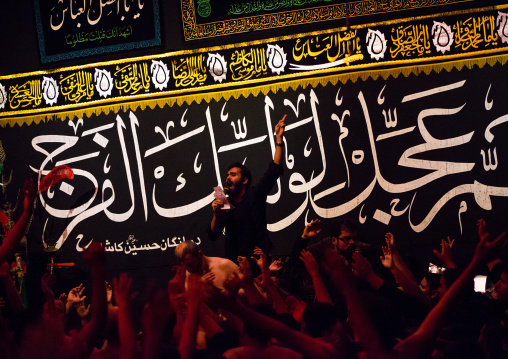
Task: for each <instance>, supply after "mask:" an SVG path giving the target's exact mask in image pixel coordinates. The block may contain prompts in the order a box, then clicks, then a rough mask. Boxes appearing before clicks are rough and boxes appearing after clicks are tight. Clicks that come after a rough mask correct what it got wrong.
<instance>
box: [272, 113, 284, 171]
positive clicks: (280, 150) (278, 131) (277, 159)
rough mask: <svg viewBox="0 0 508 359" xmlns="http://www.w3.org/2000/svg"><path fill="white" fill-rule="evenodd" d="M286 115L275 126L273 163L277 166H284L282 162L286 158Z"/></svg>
mask: <svg viewBox="0 0 508 359" xmlns="http://www.w3.org/2000/svg"><path fill="white" fill-rule="evenodd" d="M285 120H286V115H284V117H283V118H282V120H280V121H279V123H277V125H275V153H274V154H273V162H274V163H275V164H277V165H279V166H280V165H282V160H283V158H282V157H283V156H284V127H285V126H286V123H285Z"/></svg>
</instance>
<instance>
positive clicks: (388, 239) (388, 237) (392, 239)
mask: <svg viewBox="0 0 508 359" xmlns="http://www.w3.org/2000/svg"><path fill="white" fill-rule="evenodd" d="M385 240H386V245H387V246H388V248H390V250H392V248H394V247H395V237H394V236H393V234H392V233H390V232H388V233H386V234H385Z"/></svg>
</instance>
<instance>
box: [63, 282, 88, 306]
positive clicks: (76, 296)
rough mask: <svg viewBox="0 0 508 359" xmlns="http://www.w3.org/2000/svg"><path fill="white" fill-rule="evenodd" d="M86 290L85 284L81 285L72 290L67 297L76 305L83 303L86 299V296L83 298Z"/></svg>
mask: <svg viewBox="0 0 508 359" xmlns="http://www.w3.org/2000/svg"><path fill="white" fill-rule="evenodd" d="M84 290H85V287H84V286H83V283H81V284H80V285H78V286H77V287H75V288H72V289H71V290H70V292H69V294H68V295H67V301H68V302H70V303H74V304H76V303H79V302H81V301H83V300H84V299H85V298H86V296H83V297H82V296H81V295H82V294H83V291H84Z"/></svg>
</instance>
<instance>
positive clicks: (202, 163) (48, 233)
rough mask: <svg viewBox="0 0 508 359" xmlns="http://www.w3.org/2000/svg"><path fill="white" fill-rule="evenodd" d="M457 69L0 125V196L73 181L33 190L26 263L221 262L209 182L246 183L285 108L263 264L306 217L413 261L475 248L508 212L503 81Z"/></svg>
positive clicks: (261, 164) (266, 157) (507, 107)
mask: <svg viewBox="0 0 508 359" xmlns="http://www.w3.org/2000/svg"><path fill="white" fill-rule="evenodd" d="M457 68H461V70H460V71H459V70H458V69H457ZM457 68H455V69H453V70H451V71H449V72H448V71H441V72H440V73H436V72H433V71H430V73H429V74H425V67H422V68H421V72H419V74H418V75H416V74H410V75H409V76H407V77H405V76H398V77H397V78H395V77H391V76H386V79H383V77H379V78H378V80H373V79H367V80H358V81H356V82H354V83H353V82H350V81H348V82H345V83H342V82H341V81H340V78H339V77H338V76H336V75H333V76H328V77H326V76H325V77H320V78H315V79H313V81H314V82H313V83H311V82H304V81H303V80H296V81H294V82H291V83H288V84H286V85H285V86H284V88H282V89H281V90H278V91H272V90H270V87H269V85H266V86H260V87H259V92H258V93H257V94H256V95H251V96H246V97H243V96H239V97H238V98H235V97H228V98H227V99H226V98H223V99H220V100H213V99H212V100H209V101H208V102H207V101H197V102H194V103H192V104H191V105H188V104H187V103H185V102H182V103H181V104H180V105H178V104H176V103H175V104H174V105H173V106H162V107H159V106H153V107H149V106H146V107H144V108H139V107H138V108H136V109H134V110H130V109H128V107H125V108H124V110H120V111H118V112H117V113H113V112H107V111H104V112H103V113H102V114H100V115H94V114H91V115H90V116H85V117H83V118H80V119H74V120H65V121H48V122H46V123H39V124H38V125H36V124H35V123H32V125H30V126H28V125H23V126H21V127H18V126H15V127H7V128H4V129H2V131H1V132H0V140H1V143H2V145H3V153H4V157H3V158H4V160H3V172H2V187H3V188H4V190H5V194H4V196H5V200H6V201H7V202H9V203H11V207H10V208H14V207H15V204H16V198H17V195H18V188H20V186H21V184H22V182H23V180H24V179H25V178H26V177H28V176H33V175H37V174H40V175H41V176H43V175H45V174H47V173H48V171H49V170H51V169H52V168H54V167H56V166H58V165H62V164H66V165H68V166H69V167H71V168H72V169H73V171H74V174H75V177H74V179H72V180H65V181H63V182H61V183H59V184H58V185H57V186H55V187H54V188H52V189H50V190H48V191H45V192H43V193H41V194H40V195H39V196H38V200H37V206H36V211H35V215H34V218H33V221H32V223H31V227H30V232H29V238H28V248H29V251H30V252H31V253H32V255H37V253H42V251H43V250H45V251H55V252H54V256H55V261H56V262H75V263H77V265H81V255H80V250H81V249H80V248H79V246H80V245H87V244H88V243H90V242H92V241H98V242H101V243H103V244H104V245H105V246H106V248H107V251H108V252H109V253H110V258H111V259H110V264H111V265H112V266H113V267H114V268H116V269H122V268H131V269H133V268H138V267H139V268H141V267H146V265H147V263H149V265H150V266H163V265H168V263H171V262H172V261H174V259H173V250H174V247H175V246H176V245H177V244H178V243H180V242H181V241H183V240H194V241H197V242H198V243H201V246H202V248H203V250H204V252H205V254H207V255H221V254H222V253H223V251H224V248H223V246H224V242H223V239H220V240H219V241H218V242H210V241H209V240H208V239H207V237H206V234H205V228H206V226H207V225H208V223H209V221H210V219H211V215H212V213H211V202H212V199H213V195H212V193H213V187H214V186H217V185H222V184H223V181H224V179H225V177H224V175H225V169H226V167H227V165H228V164H230V163H232V162H234V161H241V162H243V161H245V164H246V165H247V166H248V167H249V168H251V170H252V172H253V175H254V179H253V182H254V183H256V181H257V179H259V178H260V177H261V175H262V173H263V172H264V170H265V169H266V167H267V165H268V162H269V161H270V159H271V158H272V154H273V149H274V143H273V140H274V137H273V127H274V125H275V123H276V122H277V121H278V120H279V119H280V118H282V117H283V115H284V114H287V119H286V123H287V127H286V141H285V145H286V157H285V160H284V167H285V173H284V175H283V177H281V179H280V182H279V184H278V185H277V186H276V188H275V189H274V190H273V192H272V194H271V195H270V196H269V198H268V203H267V210H268V228H269V231H270V233H271V238H272V240H273V242H274V244H275V247H274V250H273V254H283V253H287V252H288V251H289V250H290V248H291V246H292V243H293V241H294V238H296V236H298V235H300V234H301V231H302V229H303V227H304V225H305V224H306V223H308V222H309V221H310V220H312V219H314V218H321V219H323V221H324V222H325V226H326V224H327V223H328V222H329V221H331V220H334V219H336V218H341V217H346V216H347V217H350V218H352V219H354V220H355V221H357V222H358V223H360V229H361V235H362V240H363V241H365V242H368V243H374V244H380V243H382V242H383V240H384V233H386V232H388V231H391V232H393V233H394V234H395V235H396V237H397V238H398V243H399V244H400V245H401V246H402V247H406V248H409V249H412V250H415V251H421V250H422V248H427V249H428V247H427V246H435V248H437V245H438V242H439V240H440V239H441V238H445V237H446V236H448V235H450V236H451V237H453V238H455V239H456V245H455V247H456V248H459V249H458V251H459V252H460V248H465V247H467V246H470V245H471V244H472V243H475V241H476V235H475V231H476V230H475V222H476V220H477V219H478V218H480V217H490V219H492V220H496V219H497V220H499V219H504V218H506V215H507V211H508V202H507V200H506V197H507V196H508V183H507V180H506V176H504V175H503V174H504V173H505V172H504V171H505V170H506V167H507V164H506V162H505V161H504V158H505V157H504V156H505V155H506V153H508V143H507V141H505V140H504V136H505V135H508V132H507V127H506V126H507V122H508V104H507V102H506V101H505V99H504V98H505V84H506V83H507V81H508V71H506V66H504V65H502V64H501V63H500V62H495V61H494V62H492V64H489V61H486V62H485V64H484V65H483V66H482V67H481V68H480V67H478V66H473V67H472V68H471V69H469V68H467V67H466V66H463V67H461V66H457ZM202 96H203V98H205V97H206V94H202ZM503 168H505V169H503ZM10 175H12V180H11V181H9V177H10ZM21 201H22V199H21V198H18V199H17V203H18V207H19V206H20V203H21ZM5 208H7V207H4V209H5ZM10 215H11V216H14V214H13V213H10ZM455 247H454V248H455ZM428 252H429V253H431V251H430V249H429V250H428ZM420 254H421V253H420ZM458 254H459V256H460V253H458Z"/></svg>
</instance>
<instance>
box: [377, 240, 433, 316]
mask: <svg viewBox="0 0 508 359" xmlns="http://www.w3.org/2000/svg"><path fill="white" fill-rule="evenodd" d="M380 259H381V262H382V263H383V265H384V266H385V267H386V268H387V269H389V270H390V271H391V272H392V274H393V276H394V277H395V280H396V281H397V283H399V284H400V286H401V287H402V289H403V290H404V292H406V294H407V295H408V296H410V297H411V298H413V299H414V300H416V301H417V302H418V303H420V304H421V305H423V306H425V307H430V305H431V301H430V298H429V297H428V296H427V295H425V293H423V292H422V290H421V289H420V286H419V285H418V284H417V283H416V282H415V281H414V280H413V279H412V278H413V277H412V276H411V278H410V277H408V276H407V272H405V271H402V270H401V269H400V267H398V266H397V265H395V263H394V260H393V254H392V252H391V250H390V247H389V246H385V247H383V256H381V257H380Z"/></svg>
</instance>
